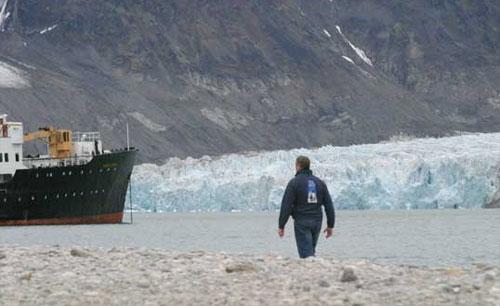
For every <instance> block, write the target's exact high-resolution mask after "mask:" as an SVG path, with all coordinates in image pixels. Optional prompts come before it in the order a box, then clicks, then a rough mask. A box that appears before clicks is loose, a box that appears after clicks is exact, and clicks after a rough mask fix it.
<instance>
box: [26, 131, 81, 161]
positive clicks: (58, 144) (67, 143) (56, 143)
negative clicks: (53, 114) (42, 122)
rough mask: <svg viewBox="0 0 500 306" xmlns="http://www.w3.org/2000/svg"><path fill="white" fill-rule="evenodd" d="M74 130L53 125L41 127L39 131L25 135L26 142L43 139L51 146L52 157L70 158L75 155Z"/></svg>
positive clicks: (50, 154) (50, 153)
mask: <svg viewBox="0 0 500 306" xmlns="http://www.w3.org/2000/svg"><path fill="white" fill-rule="evenodd" d="M72 134H73V133H72V131H71V130H64V129H56V128H54V127H52V126H49V127H43V128H39V129H38V131H36V132H33V133H27V134H25V135H24V142H30V141H34V140H38V139H41V140H43V141H45V143H47V144H48V146H49V152H48V153H49V156H50V157H51V158H69V157H71V156H72V155H73V139H72V136H73V135H72Z"/></svg>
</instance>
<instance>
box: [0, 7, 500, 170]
mask: <svg viewBox="0 0 500 306" xmlns="http://www.w3.org/2000/svg"><path fill="white" fill-rule="evenodd" d="M0 2H2V1H1V0H0ZM5 8H6V9H5V12H7V13H8V14H9V16H8V17H7V18H4V19H5V21H4V22H3V24H2V22H1V20H2V19H0V28H1V29H3V30H4V31H3V32H0V106H1V107H2V109H3V111H4V112H6V113H9V114H11V116H13V117H14V118H15V119H17V120H22V121H24V122H26V123H28V126H29V127H30V128H31V129H34V128H36V127H38V126H40V125H46V124H50V123H54V122H55V123H57V125H58V126H70V127H72V128H74V129H80V130H81V129H89V128H90V129H92V128H95V127H99V128H100V129H101V132H102V133H103V135H104V137H105V141H106V142H107V143H108V144H111V145H113V146H119V145H124V143H125V140H124V138H125V137H124V135H125V133H124V127H125V123H126V122H127V121H128V122H129V124H130V126H131V131H132V137H133V143H134V145H136V146H138V147H139V148H140V149H141V159H142V160H143V161H144V160H149V161H159V160H161V159H164V158H166V157H168V156H173V155H177V156H181V157H183V156H187V155H191V156H200V155H203V154H220V153H227V152H236V151H244V150H256V149H257V150H258V149H276V148H291V147H300V146H305V147H312V146H319V145H322V144H330V143H332V144H336V145H347V144H352V143H361V142H377V141H380V140H384V139H388V138H389V137H391V136H392V135H395V134H400V133H407V134H414V135H444V134H448V133H453V132H454V131H458V130H460V131H498V130H500V91H499V90H498V88H497V87H498V86H497V84H498V83H499V81H500V68H499V67H500V65H499V64H500V55H499V54H498V52H497V51H498V49H499V47H500V19H499V16H500V4H498V3H497V2H496V1H487V0H482V1H481V0H480V1H473V0H461V1H451V0H443V1H435V0H432V1H431V0H426V1H418V2H413V1H411V2H409V1H368V0H366V1H365V0H355V1H347V0H344V1H339V0H336V1H327V0H315V1H305V0H304V1H297V0H287V1H279V2H270V1H264V0H252V1H201V0H199V1H188V0H171V1H161V0H144V1H134V0H107V1H96V0H91V1H84V0H18V1H17V8H16V1H14V0H9V2H8V3H7V5H6V6H5ZM16 11H17V14H16ZM3 16H6V15H5V14H4V15H3ZM2 71H3V72H2ZM13 79H14V80H17V81H13ZM2 80H3V81H2ZM13 83H15V84H14V85H13ZM2 84H3V85H2Z"/></svg>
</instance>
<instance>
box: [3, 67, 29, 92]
mask: <svg viewBox="0 0 500 306" xmlns="http://www.w3.org/2000/svg"><path fill="white" fill-rule="evenodd" d="M29 86H30V83H29V81H28V79H27V77H26V73H24V72H23V71H22V70H20V69H18V68H16V67H14V66H12V65H9V64H7V63H5V62H2V61H0V88H16V89H21V88H26V87H29Z"/></svg>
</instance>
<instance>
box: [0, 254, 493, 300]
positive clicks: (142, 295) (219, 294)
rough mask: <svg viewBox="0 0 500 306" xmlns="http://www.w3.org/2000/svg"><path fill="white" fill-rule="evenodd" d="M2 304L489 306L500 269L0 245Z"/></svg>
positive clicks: (482, 265)
mask: <svg viewBox="0 0 500 306" xmlns="http://www.w3.org/2000/svg"><path fill="white" fill-rule="evenodd" d="M0 275H2V277H1V278H0V297H1V298H0V305H12V304H14V305H33V304H50V305H68V304H71V305H88V304H94V305H119V304H120V305H133V304H135V305H138V304H140V305H143V304H153V305H157V304H162V305H172V304H177V305H193V304H202V305H211V304H217V305H220V304H231V305H306V304H307V305H324V304H325V303H326V304H327V305H386V304H390V305H495V303H497V302H498V301H499V300H500V266H498V265H489V264H473V265H471V266H467V267H448V268H429V267H423V266H411V265H394V264H379V263H372V262H369V261H366V260H338V259H336V258H332V257H323V258H320V257H318V258H311V259H306V260H300V259H296V258H289V257H283V256H277V255H245V254H228V253H215V252H205V251H194V252H178V251H166V250H160V249H145V248H144V249H142V248H141V249H139V248H111V249H103V248H82V247H75V248H71V247H58V246H53V247H9V246H0Z"/></svg>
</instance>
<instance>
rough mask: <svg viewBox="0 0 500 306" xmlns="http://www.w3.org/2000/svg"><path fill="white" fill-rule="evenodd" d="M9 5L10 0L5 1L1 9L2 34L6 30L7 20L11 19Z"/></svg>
mask: <svg viewBox="0 0 500 306" xmlns="http://www.w3.org/2000/svg"><path fill="white" fill-rule="evenodd" d="M0 3H1V2H0ZM8 4H9V0H4V1H3V4H2V6H1V8H0V32H3V31H4V30H5V24H6V22H7V19H9V16H10V12H8V11H7V5H8Z"/></svg>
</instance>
